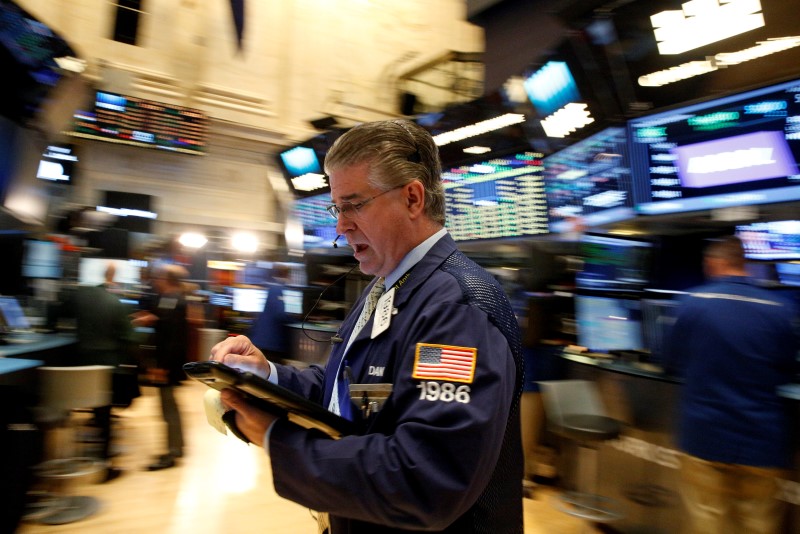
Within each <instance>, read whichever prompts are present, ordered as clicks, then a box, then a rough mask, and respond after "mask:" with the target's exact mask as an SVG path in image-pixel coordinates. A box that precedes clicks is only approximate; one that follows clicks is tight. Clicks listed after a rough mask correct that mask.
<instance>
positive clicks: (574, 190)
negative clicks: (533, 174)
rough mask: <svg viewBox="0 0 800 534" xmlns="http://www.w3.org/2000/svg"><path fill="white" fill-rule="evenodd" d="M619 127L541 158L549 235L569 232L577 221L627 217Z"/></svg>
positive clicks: (628, 194) (628, 191)
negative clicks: (542, 161)
mask: <svg viewBox="0 0 800 534" xmlns="http://www.w3.org/2000/svg"><path fill="white" fill-rule="evenodd" d="M626 145H627V140H626V136H625V128H623V127H612V128H608V129H606V130H603V131H602V132H600V133H597V134H595V135H592V136H591V137H588V138H586V139H583V140H582V141H579V142H577V143H575V144H573V145H572V146H570V147H568V148H565V149H564V150H561V151H559V152H556V153H554V154H551V155H550V156H547V157H546V158H545V159H544V187H545V194H546V196H547V215H548V220H549V227H550V231H551V232H566V231H569V230H570V229H572V227H573V224H574V223H573V221H574V219H575V218H579V219H580V220H581V221H582V223H583V224H585V225H586V226H595V225H599V224H605V223H610V222H615V221H621V220H625V219H630V218H633V217H634V215H635V213H634V211H633V198H632V185H631V172H630V167H629V166H628V158H627V146H626Z"/></svg>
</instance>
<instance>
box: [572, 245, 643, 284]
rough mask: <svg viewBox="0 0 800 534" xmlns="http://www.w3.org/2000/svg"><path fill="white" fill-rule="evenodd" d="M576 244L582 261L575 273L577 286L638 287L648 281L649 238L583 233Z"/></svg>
mask: <svg viewBox="0 0 800 534" xmlns="http://www.w3.org/2000/svg"><path fill="white" fill-rule="evenodd" d="M580 248H581V256H582V257H583V258H584V264H583V269H582V270H581V271H580V272H579V273H577V274H576V276H575V285H576V286H577V287H578V288H581V289H591V290H598V291H641V290H643V289H644V288H645V287H646V286H647V285H648V284H649V283H651V282H652V273H653V258H654V256H655V249H656V243H654V242H653V241H648V240H645V239H634V238H623V237H615V236H610V235H594V234H586V235H585V236H583V238H582V240H581V244H580Z"/></svg>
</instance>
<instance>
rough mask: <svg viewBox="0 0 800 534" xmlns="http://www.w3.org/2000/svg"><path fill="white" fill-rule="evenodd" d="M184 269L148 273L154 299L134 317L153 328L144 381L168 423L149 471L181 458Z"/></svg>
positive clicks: (171, 267) (158, 268)
mask: <svg viewBox="0 0 800 534" xmlns="http://www.w3.org/2000/svg"><path fill="white" fill-rule="evenodd" d="M187 277H188V272H187V271H186V269H185V268H183V267H181V266H179V265H174V264H165V265H159V266H156V267H155V268H154V270H153V271H152V272H151V283H152V285H153V289H154V290H155V296H154V298H153V299H152V300H151V301H150V306H149V309H144V310H141V311H139V312H137V313H136V314H135V315H134V319H133V324H134V325H136V326H148V327H152V328H153V330H154V333H153V344H154V346H155V349H154V350H155V354H154V361H153V362H152V366H151V367H150V368H149V369H147V381H148V383H149V384H150V385H153V386H156V387H157V388H158V392H159V396H160V397H161V413H162V416H163V418H164V421H165V422H166V424H167V433H166V437H167V440H166V441H167V443H166V445H167V447H166V449H167V450H166V452H165V453H164V454H161V455H160V456H158V457H157V458H156V459H155V461H154V462H153V463H152V464H150V465H149V466H148V470H150V471H158V470H160V469H166V468H169V467H173V466H174V465H175V463H176V459H178V458H181V457H183V452H184V439H183V423H182V421H181V413H180V410H179V409H178V403H177V401H176V400H175V387H176V386H179V385H180V383H181V382H182V381H183V380H185V379H186V374H185V373H184V372H183V364H184V363H186V360H187V343H188V335H189V329H188V322H187V299H186V297H187V287H186V285H185V283H184V280H185V279H186V278H187Z"/></svg>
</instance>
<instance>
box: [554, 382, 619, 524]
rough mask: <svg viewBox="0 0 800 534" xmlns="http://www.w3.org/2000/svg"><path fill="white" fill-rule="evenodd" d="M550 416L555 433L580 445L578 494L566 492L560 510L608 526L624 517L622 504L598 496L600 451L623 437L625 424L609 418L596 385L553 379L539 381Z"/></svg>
mask: <svg viewBox="0 0 800 534" xmlns="http://www.w3.org/2000/svg"><path fill="white" fill-rule="evenodd" d="M539 384H540V386H541V388H542V395H543V399H544V404H545V411H546V413H547V422H548V427H549V428H550V430H552V431H553V432H554V433H555V434H557V435H559V436H561V437H563V438H566V439H570V440H572V441H574V442H575V443H576V444H577V446H578V463H577V466H578V476H577V478H578V483H577V491H567V492H564V493H563V494H562V495H561V496H560V498H559V502H558V503H557V507H558V508H559V509H560V510H561V511H563V512H565V513H568V514H570V515H573V516H576V517H580V518H582V519H586V520H587V521H593V522H596V523H608V522H611V521H615V520H617V519H620V518H621V517H622V513H621V511H620V510H619V505H618V504H617V503H616V502H615V501H614V499H611V498H609V497H604V496H602V495H598V494H597V492H596V490H597V473H598V460H597V457H598V450H597V449H598V448H599V446H600V445H601V444H602V443H604V442H606V441H608V440H612V439H616V438H617V437H619V435H620V433H621V431H622V424H621V423H620V422H619V421H617V420H616V419H613V418H611V417H609V416H608V415H606V413H605V408H604V406H603V404H602V401H601V400H600V395H599V394H598V392H597V388H596V385H595V383H594V382H591V381H588V380H552V381H545V382H539Z"/></svg>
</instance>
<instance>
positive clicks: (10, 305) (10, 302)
mask: <svg viewBox="0 0 800 534" xmlns="http://www.w3.org/2000/svg"><path fill="white" fill-rule="evenodd" d="M0 315H2V319H3V321H4V322H5V324H6V327H7V328H9V329H11V330H28V329H30V327H31V325H30V322H29V321H28V318H27V317H26V316H25V312H24V311H23V310H22V306H20V305H19V302H18V301H17V299H15V298H14V297H0Z"/></svg>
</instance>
